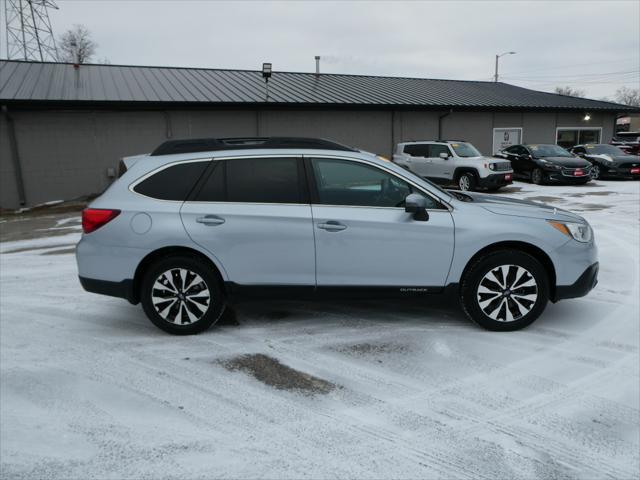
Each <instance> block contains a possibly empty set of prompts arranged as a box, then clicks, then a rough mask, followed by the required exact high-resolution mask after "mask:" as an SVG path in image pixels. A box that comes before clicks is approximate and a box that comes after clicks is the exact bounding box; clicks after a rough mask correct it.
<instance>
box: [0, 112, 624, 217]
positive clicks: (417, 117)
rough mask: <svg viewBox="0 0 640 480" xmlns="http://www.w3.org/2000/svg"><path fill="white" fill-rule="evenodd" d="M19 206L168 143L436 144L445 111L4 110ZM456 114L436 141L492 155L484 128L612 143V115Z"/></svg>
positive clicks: (92, 180)
mask: <svg viewBox="0 0 640 480" xmlns="http://www.w3.org/2000/svg"><path fill="white" fill-rule="evenodd" d="M10 113H11V115H12V117H13V119H14V125H15V131H16V136H17V142H18V150H19V154H20V162H21V165H22V171H23V177H24V184H25V190H26V197H27V205H36V204H39V203H43V202H46V201H51V200H69V199H73V198H76V197H79V196H82V195H87V194H93V193H100V192H101V191H103V190H104V189H105V188H106V187H107V186H108V185H109V183H110V182H111V181H112V179H110V178H109V177H108V176H107V168H109V167H113V168H116V167H117V164H118V162H119V160H120V158H122V157H123V156H128V155H135V154H138V153H145V152H150V151H151V150H153V149H154V148H155V147H156V146H157V145H159V144H160V143H161V142H163V141H165V140H167V139H169V138H187V137H192V138H194V137H207V136H219V137H231V136H273V135H292V136H309V137H322V138H327V139H332V140H335V141H337V142H341V143H344V144H348V145H353V146H356V147H358V148H362V149H364V150H368V151H371V152H374V153H378V154H381V155H387V156H389V155H391V154H392V150H393V147H394V146H395V144H396V143H398V142H401V141H407V140H430V139H436V138H437V137H438V117H439V116H440V115H442V114H443V113H446V112H445V111H442V112H434V111H388V110H330V109H326V110H275V109H274V110H262V111H256V110H247V109H242V110H241V109H216V110H202V109H199V110H184V109H183V110H171V111H161V110H146V111H145V110H138V111H113V110H80V109H76V110H18V109H10ZM591 116H592V118H591V120H590V121H589V122H585V121H584V119H583V118H584V113H578V112H576V113H549V112H546V113H537V112H507V113H502V112H495V113H494V112H457V111H454V112H453V113H451V114H450V115H448V116H447V117H445V118H443V121H442V137H443V138H454V139H466V140H468V141H470V142H472V143H473V144H474V145H476V147H478V149H479V150H480V151H481V152H483V153H485V154H491V150H492V140H493V128H495V127H522V128H523V138H524V141H525V142H531V143H554V142H555V135H556V128H557V127H558V126H569V127H577V126H600V127H602V132H603V136H602V138H603V140H604V141H608V140H609V139H610V138H611V136H612V134H613V124H614V119H615V115H614V114H591ZM0 207H2V208H17V207H19V201H18V192H17V188H16V180H15V175H14V171H13V164H12V160H11V150H10V148H9V137H8V128H7V123H6V120H5V118H4V117H0Z"/></svg>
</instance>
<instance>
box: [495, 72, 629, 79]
mask: <svg viewBox="0 0 640 480" xmlns="http://www.w3.org/2000/svg"><path fill="white" fill-rule="evenodd" d="M632 74H635V75H638V74H640V70H622V71H617V72H601V73H577V74H561V75H502V77H503V78H523V79H536V78H540V79H545V78H549V79H554V78H583V77H609V76H622V75H632Z"/></svg>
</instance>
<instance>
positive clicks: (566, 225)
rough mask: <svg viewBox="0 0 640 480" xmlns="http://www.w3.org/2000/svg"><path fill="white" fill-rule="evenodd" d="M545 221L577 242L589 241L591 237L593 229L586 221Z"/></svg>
mask: <svg viewBox="0 0 640 480" xmlns="http://www.w3.org/2000/svg"><path fill="white" fill-rule="evenodd" d="M547 221H548V222H549V225H551V226H552V227H553V228H555V229H556V230H559V231H560V232H562V233H564V234H565V235H566V236H567V237H569V238H573V239H574V240H576V241H578V242H581V243H589V242H590V241H591V240H592V239H593V230H591V227H590V226H589V224H588V223H575V222H557V221H555V220H547Z"/></svg>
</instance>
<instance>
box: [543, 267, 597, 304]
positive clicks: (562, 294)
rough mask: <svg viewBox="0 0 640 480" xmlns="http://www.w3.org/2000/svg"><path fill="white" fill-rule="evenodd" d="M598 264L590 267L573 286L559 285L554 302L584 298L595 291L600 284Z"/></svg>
mask: <svg viewBox="0 0 640 480" xmlns="http://www.w3.org/2000/svg"><path fill="white" fill-rule="evenodd" d="M598 268H599V264H598V262H596V263H594V264H593V265H591V266H590V267H588V268H587V269H586V270H585V271H584V272H583V273H582V275H580V276H579V277H578V279H577V280H576V281H575V282H574V283H573V284H572V285H558V286H557V287H556V292H555V296H554V298H553V299H552V300H553V301H554V302H557V301H558V300H564V299H567V298H578V297H584V296H585V295H586V294H587V293H589V292H590V291H591V290H593V287H595V286H596V285H597V283H598Z"/></svg>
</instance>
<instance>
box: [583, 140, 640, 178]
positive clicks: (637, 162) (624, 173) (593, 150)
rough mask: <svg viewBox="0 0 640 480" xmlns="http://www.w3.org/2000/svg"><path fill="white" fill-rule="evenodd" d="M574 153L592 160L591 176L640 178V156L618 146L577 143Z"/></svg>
mask: <svg viewBox="0 0 640 480" xmlns="http://www.w3.org/2000/svg"><path fill="white" fill-rule="evenodd" d="M571 152H572V153H573V154H574V155H578V156H579V157H582V158H584V159H585V160H587V161H589V162H591V178H593V179H594V180H595V179H597V178H638V179H640V157H638V155H629V154H627V153H625V152H624V151H622V150H621V149H620V148H618V147H614V146H613V145H607V144H604V143H587V144H585V145H576V146H575V147H573V148H572V149H571Z"/></svg>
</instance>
